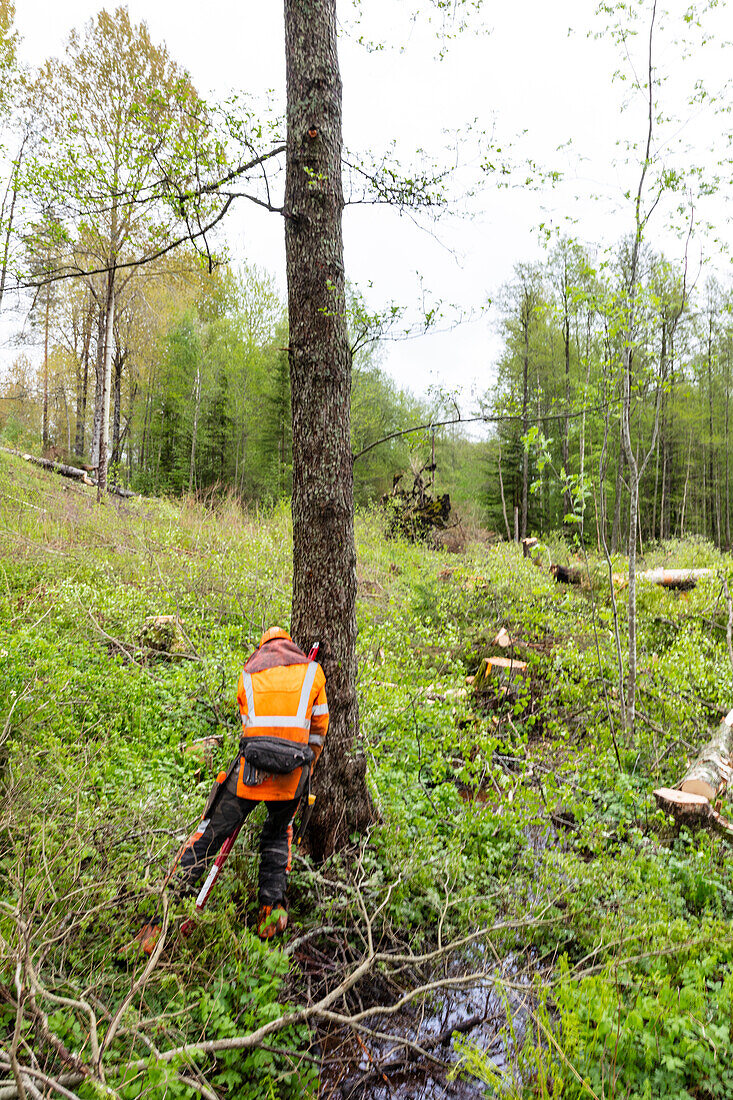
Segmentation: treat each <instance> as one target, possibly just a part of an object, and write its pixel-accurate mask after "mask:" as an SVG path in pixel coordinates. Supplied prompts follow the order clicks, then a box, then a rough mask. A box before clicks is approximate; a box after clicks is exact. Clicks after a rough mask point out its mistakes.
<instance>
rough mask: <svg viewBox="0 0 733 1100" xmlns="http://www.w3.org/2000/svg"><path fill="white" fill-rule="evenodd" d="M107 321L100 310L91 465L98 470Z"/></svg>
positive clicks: (95, 365)
mask: <svg viewBox="0 0 733 1100" xmlns="http://www.w3.org/2000/svg"><path fill="white" fill-rule="evenodd" d="M106 319H107V310H106V308H102V307H101V306H100V308H99V315H98V317H97V356H96V362H95V364H94V369H95V372H96V383H95V387H94V422H93V425H92V452H91V463H92V466H93V467H94V469H95V470H96V469H97V468H98V466H99V448H100V443H101V439H102V400H103V392H102V391H103V388H104V333H105V322H106Z"/></svg>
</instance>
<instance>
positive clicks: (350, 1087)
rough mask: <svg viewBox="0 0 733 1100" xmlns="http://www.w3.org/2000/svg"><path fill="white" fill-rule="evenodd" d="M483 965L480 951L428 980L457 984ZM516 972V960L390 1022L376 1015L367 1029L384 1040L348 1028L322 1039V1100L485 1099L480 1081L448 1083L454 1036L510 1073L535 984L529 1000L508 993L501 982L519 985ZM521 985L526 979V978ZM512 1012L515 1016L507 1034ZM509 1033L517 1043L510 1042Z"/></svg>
mask: <svg viewBox="0 0 733 1100" xmlns="http://www.w3.org/2000/svg"><path fill="white" fill-rule="evenodd" d="M485 966H486V960H485V959H484V958H483V951H482V949H481V948H478V947H477V948H475V949H474V950H473V951H471V952H470V953H469V954H466V955H464V956H463V957H462V958H460V959H455V960H454V961H453V962H452V963H451V964H450V965H448V966H447V968H446V969H445V970H443V971H441V972H439V973H438V972H436V973H434V974H433V975H432V976H431V977H430V976H429V977H428V980H432V981H436V980H440V979H443V978H446V977H447V978H454V979H457V978H459V977H460V975H462V974H468V973H472V972H473V973H475V972H476V971H478V970H481V969H483V968H484V967H485ZM516 971H517V966H516V964H515V962H514V960H513V959H512V958H511V957H510V958H508V959H506V960H505V961H504V962H503V963H502V964H501V965H499V964H497V965H496V967H495V968H494V970H493V976H492V974H487V977H486V978H485V979H481V980H478V981H474V982H473V983H472V984H471V985H470V986H467V987H466V988H448V989H443V990H438V991H436V992H434V993H432V994H431V996H430V999H429V1000H426V1001H423V1002H422V1003H421V1004H417V1003H416V1004H414V1005H411V1006H408V1007H406V1008H405V1009H404V1010H401V1011H400V1012H399V1013H396V1014H394V1015H392V1016H386V1017H385V1016H383V1015H380V1014H377V1013H375V1014H374V1015H373V1016H370V1017H368V1018H367V1019H366V1020H365V1021H364V1023H365V1025H366V1027H367V1028H369V1029H371V1030H372V1031H377V1032H379V1033H380V1036H379V1037H375V1036H374V1035H368V1034H366V1033H364V1034H362V1035H357V1034H355V1033H354V1032H349V1033H348V1034H345V1033H344V1031H343V1030H338V1031H332V1032H328V1033H326V1032H324V1033H322V1034H321V1036H320V1041H321V1050H322V1055H323V1071H322V1074H321V1097H322V1098H323V1100H326V1098H328V1100H395V1098H398V1100H479V1098H483V1097H484V1096H485V1091H486V1086H485V1085H484V1084H482V1083H481V1082H480V1081H478V1080H476V1079H475V1078H467V1079H460V1078H459V1079H457V1080H450V1071H451V1068H452V1067H454V1066H455V1064H456V1062H457V1060H458V1054H457V1051H456V1044H455V1036H456V1035H459V1036H461V1037H462V1038H464V1039H468V1040H469V1041H470V1042H471V1043H473V1044H475V1045H476V1046H477V1047H479V1048H480V1049H481V1050H482V1051H484V1052H485V1053H486V1055H487V1056H488V1057H489V1058H490V1060H491V1062H492V1063H493V1065H494V1066H495V1067H496V1068H497V1069H499V1070H502V1069H504V1068H505V1067H506V1065H507V1060H508V1059H509V1058H510V1057H511V1050H510V1047H511V1046H512V1045H513V1044H514V1043H517V1044H521V1042H522V1040H523V1037H524V1031H525V1026H526V1020H527V1017H528V998H529V986H528V991H527V994H524V993H522V992H519V991H508V992H507V993H506V995H505V994H504V993H503V992H502V991H501V984H500V981H499V982H498V981H497V979H500V978H501V977H502V976H505V977H509V976H510V975H511V976H512V979H513V981H514V982H516V981H517V978H518V975H517V973H516ZM423 980H425V979H424V977H423ZM519 981H520V982H522V981H523V979H522V977H519ZM416 984H419V983H416ZM507 1012H508V1013H509V1014H510V1016H511V1026H510V1027H509V1028H507ZM507 1034H510V1036H511V1038H509V1039H507ZM402 1040H407V1041H408V1043H410V1044H413V1045H412V1046H409V1045H406V1044H405V1043H404V1042H403V1041H402ZM416 1048H419V1049H416Z"/></svg>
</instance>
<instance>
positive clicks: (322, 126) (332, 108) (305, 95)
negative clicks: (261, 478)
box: [285, 0, 374, 858]
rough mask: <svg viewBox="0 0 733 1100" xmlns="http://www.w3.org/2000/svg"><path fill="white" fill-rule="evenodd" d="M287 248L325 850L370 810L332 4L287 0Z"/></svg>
mask: <svg viewBox="0 0 733 1100" xmlns="http://www.w3.org/2000/svg"><path fill="white" fill-rule="evenodd" d="M285 50H286V72H287V163H286V177H285V251H286V265H287V281H288V314H289V322H290V339H289V359H290V380H291V393H292V417H293V498H292V510H293V609H292V633H293V637H294V639H295V641H296V642H297V643H298V644H299V645H300V646H302V647H303V648H304V649H306V650H307V649H308V648H309V647H310V646H311V645H312V643H313V642H314V641H320V642H321V647H322V648H321V657H320V660H321V662H322V664H323V668H324V671H325V673H326V677H327V681H326V690H327V692H328V699H329V710H330V715H331V720H330V727H329V733H328V738H327V740H326V746H325V751H324V754H323V759H322V761H321V763H320V765H319V768H318V770H317V771H316V790H317V801H316V809H315V815H314V819H313V825H312V829H311V835H310V844H311V850H312V852H313V854H314V856H315V857H316V858H322V857H324V856H326V855H328V854H329V853H331V852H332V851H334V849H335V848H337V847H339V846H342V845H343V844H345V843H346V842H347V841H348V839H349V835H350V833H352V832H355V831H363V829H364V828H365V827H366V826H367V825H368V824H369V823H370V822H371V821H372V820H373V818H374V811H373V807H372V803H371V799H370V797H369V791H368V787H367V784H366V759H365V758H364V756H363V755H362V754H361V753H358V752H356V751H355V748H354V746H355V740H356V738H357V736H358V723H359V712H358V704H357V696H356V548H355V542H354V497H353V468H352V456H351V431H350V393H351V354H350V350H349V341H348V336H347V332H346V322H345V317H344V310H345V301H344V263H343V241H342V236H341V214H342V210H343V192H342V185H341V78H340V75H339V69H338V59H337V53H336V3H335V0H321V2H320V3H318V4H313V3H312V2H310V0H285Z"/></svg>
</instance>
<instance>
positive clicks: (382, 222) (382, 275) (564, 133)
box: [17, 0, 733, 409]
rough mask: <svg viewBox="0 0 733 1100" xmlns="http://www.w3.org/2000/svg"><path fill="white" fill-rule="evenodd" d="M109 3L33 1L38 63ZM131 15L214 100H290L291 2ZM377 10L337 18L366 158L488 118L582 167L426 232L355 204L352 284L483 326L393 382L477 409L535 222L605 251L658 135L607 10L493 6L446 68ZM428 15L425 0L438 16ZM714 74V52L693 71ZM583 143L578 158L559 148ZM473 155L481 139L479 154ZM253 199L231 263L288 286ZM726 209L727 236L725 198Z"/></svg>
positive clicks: (720, 25)
mask: <svg viewBox="0 0 733 1100" xmlns="http://www.w3.org/2000/svg"><path fill="white" fill-rule="evenodd" d="M101 6H103V5H101V4H100V3H99V2H95V0H63V3H58V4H49V3H48V0H17V24H18V28H19V30H20V32H21V34H22V36H23V44H22V49H21V55H22V57H23V59H24V60H25V61H27V62H28V63H31V64H35V63H39V62H41V61H43V60H44V59H45V58H46V57H48V56H49V55H58V54H60V53H61V52H62V50H63V45H64V41H65V38H66V35H67V34H68V31H69V29H70V28H71V27H72V26H79V25H81V24H82V23H83V22H84V21H85V20H87V19H88V18H90V17H91V16H92V15H94V14H95V13H96V11H98V10H99V8H100V7H101ZM107 6H108V7H111V6H112V5H107ZM409 6H410V7H412V5H409ZM128 7H129V10H130V13H131V15H132V17H133V18H134V19H136V20H141V19H145V20H146V22H147V23H148V26H149V28H150V30H151V33H152V36H153V38H154V40H156V41H165V43H166V44H167V46H168V48H169V51H170V53H171V55H172V56H173V58H174V59H175V60H176V61H178V62H179V63H181V64H183V65H185V66H186V67H187V68H188V69H189V71H190V72H191V74H192V76H193V78H194V81H195V83H196V84H197V86H198V88H199V90H200V91H201V92H202V93H204V94H206V93H208V92H213V93H214V94H215V95H219V96H221V95H224V94H226V92H227V91H228V90H230V89H232V88H236V89H243V90H245V91H248V92H254V93H262V94H265V93H267V92H268V90H269V89H271V90H272V95H271V99H273V100H274V101H275V102H278V101H280V102H282V101H283V98H284V56H283V30H282V10H281V5H280V3H277V2H275V3H262V0H259V2H255V0H237V2H236V3H235V2H234V0H208V3H201V0H195V2H194V0H130V2H129V3H128ZM364 7H365V8H368V9H369V13H370V14H369V23H368V25H363V26H361V27H360V28H359V29H358V30H356V31H355V30H354V29H353V28H352V27H351V25H350V21H351V19H352V12H353V9H352V7H351V5H350V4H349V3H347V2H346V0H344V2H342V3H341V5H340V9H339V10H340V18H341V20H342V30H343V34H342V38H341V43H340V62H341V72H342V78H343V84H344V126H345V141H346V144H347V146H348V147H349V148H350V149H353V150H358V149H359V148H363V147H371V148H374V149H380V148H383V147H384V146H386V144H387V143H388V142H389V141H391V140H392V139H393V138H394V139H396V141H397V143H398V148H399V149H400V151H401V156H402V158H403V161H404V162H405V163H409V155H410V152H411V151H412V150H414V149H415V148H416V147H421V148H423V149H426V150H430V151H432V150H435V152H436V156H440V153H441V149H443V148H444V145H445V140H446V139H445V137H444V133H443V132H444V130H446V129H452V130H454V129H456V128H461V127H464V126H468V125H469V124H470V123H472V122H473V121H474V120H477V121H476V125H477V127H478V128H479V129H484V130H487V131H489V132H492V131H493V132H494V133H495V135H496V138H497V140H498V141H500V142H501V143H502V144H504V143H505V142H506V141H508V140H511V139H512V138H514V137H515V136H516V135H520V134H521V133H522V132H524V131H526V134H525V136H524V137H523V138H522V139H521V141H520V145H519V147H517V153H516V155H519V151H520V149H521V151H522V152H523V153H526V154H529V155H531V156H532V157H533V158H534V159H535V160H536V161H538V162H539V163H541V164H543V165H544V166H546V167H555V166H557V167H559V168H562V169H563V170H564V171H565V172H566V173H567V174H568V178H567V182H566V184H565V185H564V186H563V187H561V188H559V189H557V190H555V191H553V192H550V191H546V192H536V191H534V190H529V189H526V190H525V189H522V188H521V187H516V188H513V189H509V190H506V189H503V190H502V189H498V188H497V187H496V183H495V181H494V180H493V179H492V178H490V177H488V178H486V182H485V186H484V188H483V190H482V193H481V195H480V197H479V198H478V199H477V200H476V202H475V203H474V204H473V206H474V210H475V214H474V217H473V218H472V219H466V218H463V217H460V216H459V214H460V213H461V211H462V204H461V203H460V202H459V201H458V199H457V201H456V213H455V215H453V216H449V217H447V218H446V219H444V220H443V221H441V222H440V223H438V224H435V223H431V222H427V221H425V222H423V223H422V225H421V226H418V225H415V223H414V222H413V221H412V220H411V219H410V218H408V217H406V216H404V215H403V216H400V215H399V214H397V213H396V212H395V211H393V210H388V209H384V208H374V207H368V206H352V207H350V208H348V209H347V211H346V215H345V223H344V235H345V245H346V267H347V275H348V277H349V278H350V279H351V280H352V281H353V282H355V283H356V284H357V285H358V286H359V287H361V288H362V290H363V291H364V292H365V293H366V295H367V299H368V301H369V303H370V305H372V306H373V307H374V308H378V307H379V306H380V305H381V304H383V303H386V302H388V301H397V302H400V303H403V304H405V305H407V306H412V305H417V304H418V303H419V301H420V296H421V293H422V292H423V291H424V292H425V294H426V295H427V296H428V297H429V298H430V300H433V299H436V298H438V299H442V300H444V301H447V302H452V303H456V304H458V305H460V307H461V308H462V309H463V311H464V312H465V313H470V312H473V314H474V315H475V317H476V319H475V320H473V321H472V322H470V323H468V324H464V325H461V326H460V327H458V328H452V329H450V330H448V331H444V332H442V333H437V334H432V335H430V336H428V337H422V338H420V339H416V340H411V341H407V342H399V343H395V344H391V345H389V346H388V347H387V349H386V356H385V360H384V365H385V367H386V368H387V369H388V370H389V371H390V372H391V373H392V374H393V375H394V377H395V378H396V379H397V380H398V381H399V382H400V383H401V384H403V385H407V386H409V387H410V388H411V389H413V390H415V391H418V392H419V391H422V390H424V389H425V388H426V387H427V386H429V385H431V384H437V385H441V386H445V387H448V388H450V389H459V390H460V392H461V395H462V403H463V405H464V408H465V409H468V408H469V407H470V404H471V393H472V392H479V393H480V392H483V391H484V390H485V389H486V387H487V386H488V385H489V384H490V383H491V381H492V378H493V368H494V364H495V361H496V356H497V354H498V349H499V341H498V338H497V335H496V322H497V312H496V309H495V308H494V309H493V310H492V309H489V310H488V311H485V310H482V307H483V306H484V304H485V303H486V301H487V298H490V297H495V295H496V292H497V290H498V289H499V287H500V286H501V284H502V283H504V282H505V281H506V280H507V279H509V278H510V277H511V273H512V268H513V266H514V264H515V263H516V262H518V261H521V260H527V259H533V258H536V257H537V256H538V255H540V254H541V253H540V246H539V244H538V235H537V232H536V227H537V225H538V224H539V223H540V222H542V221H544V222H549V223H551V224H553V225H556V226H559V227H563V228H564V227H566V226H567V229H568V231H574V232H575V233H577V235H578V236H579V237H580V238H581V239H584V240H586V241H604V240H605V241H606V242H609V241H611V240H613V239H615V238H616V237H617V236H618V235H619V234H620V233H622V232H624V231H626V230H627V229H628V228H630V225H631V216H632V215H631V211H630V210H629V209H628V203H626V204H624V200H623V192H624V189H625V187H626V186H628V184H629V183H630V179H625V178H624V176H623V173H622V172H621V171H619V170H617V169H614V167H613V166H612V162H613V159H614V157H619V156H621V148H620V146H619V144H618V143H619V142H621V143H623V142H624V141H625V140H627V139H631V140H638V139H639V138H640V137H641V136H642V133H643V129H642V128H643V118H642V117H641V116H640V114H639V113H638V111H635V110H634V109H633V107H632V108H629V109H626V110H622V108H621V102H622V94H623V90H622V88H621V87H620V86H619V85H618V84H614V83H613V82H612V79H611V77H612V73H613V71H614V69H615V68H617V67H618V66H619V64H621V61H622V59H620V58H619V56H618V54H617V53H616V51H615V49H614V47H613V45H612V43H611V41H610V39H609V38H608V37H607V36H606V37H604V38H602V39H600V40H598V39H595V38H589V37H588V31H589V30H592V29H596V30H598V29H600V24H599V22H598V21H597V19H596V18H595V17H594V9H595V2H594V0H556V2H555V3H547V0H514V2H513V3H502V4H496V3H495V4H492V5H485V6H484V12H483V14H482V18H483V19H484V21H485V24H486V27H485V32H484V33H481V32H479V33H469V34H466V35H463V36H462V38H461V39H460V40H459V41H457V42H455V43H454V44H453V45H452V46H451V48H450V50H449V52H448V55H447V57H446V58H445V59H444V60H442V61H441V60H438V59H437V56H436V55H437V48H436V44H435V39H434V38H433V37H432V35H431V32H430V30H429V29H427V28H426V27H425V25H424V22H421V23H416V24H412V23H411V22H410V21H409V19H408V18H407V15H408V5H407V4H406V3H405V2H404V0H366V2H365V4H364ZM429 7H430V5H429V0H424V3H423V11H427V10H429ZM670 7H671V8H672V10H673V12H674V13H676V14H681V13H682V12H683V11H685V10H686V9H687V7H688V4H687V2H686V0H684V2H681V0H671V2H670ZM714 19H715V23H714V24H713V23H709V24H708V25H709V26H710V29H711V31H712V33H713V35H714V42H713V44H712V45H711V47H710V49H713V48H714V49H715V50H716V53H715V58H714V59H713V61H712V63H711V61H710V60H706V61H705V68H704V72H705V73H706V74H708V75H712V78H713V81H715V79H716V73H717V72H719V73H720V77H719V79H718V85H720V84H721V83H722V80H723V79H724V76H725V75H727V73H728V72H729V71H730V70H731V68H732V66H731V60H733V56H732V54H731V51H730V50H729V49H728V47H727V46H726V45H725V42H724V39H725V37H726V36H727V35H728V34H729V33H730V32H733V16H731V15H730V13H729V12H728V11H727V10H726V8H725V5H723V6H722V10H720V11H718V12H717V13H716V14H715V16H714ZM364 32H366V33H367V34H368V35H370V36H371V37H372V38H373V39H384V40H387V41H388V42H389V43H394V42H395V41H397V42H398V44H399V45H401V46H404V47H405V49H404V50H401V49H399V48H394V46H390V47H389V48H387V49H384V50H382V51H379V52H371V53H370V52H368V51H366V50H365V49H364V48H363V47H362V46H360V45H358V43H357V41H356V35H357V34H360V33H364ZM664 49H665V53H663V54H662V55H660V65H661V66H663V67H666V70H667V71H668V75H669V76H670V77H671V78H672V79H671V88H672V90H671V91H670V97H671V98H673V97H674V94H675V93H674V84H675V80H676V79H677V75H678V73H680V72H681V70H680V69H679V68H678V62H677V60H676V54H675V53H674V50H673V48H672V47H671V46H669V45H667V46H665V47H664ZM701 63H702V62H701V58H699V57H698V58H695V59H693V61H692V62H691V63H690V64H691V65H692V66H695V65H698V64H701ZM670 70H673V71H670ZM690 71H692V70H690ZM685 117H686V118H687V114H686V115H685ZM713 125H715V124H713ZM706 126H709V124H707V123H704V122H703V121H702V116H696V117H694V118H692V120H691V121H687V128H686V132H685V135H684V136H686V137H689V136H691V135H692V136H695V137H699V136H700V135H701V134H703V133H705V132H706V131H705V127H706ZM707 132H713V131H710V130H708V131H707ZM569 138H572V141H573V150H574V152H573V154H571V156H568V154H566V153H558V152H556V150H557V147H558V146H559V145H561V144H562V143H564V142H566V141H567V140H568V139H569ZM470 149H471V143H470V142H469V143H467V145H466V146H465V147H464V156H468V155H469V152H470ZM240 202H242V203H243V205H242V206H241V207H240V208H239V210H237V211H236V213H234V214H233V215H232V216H231V217H230V219H229V221H228V225H227V238H228V241H229V243H230V249H231V253H232V256H233V258H234V259H241V260H246V261H248V262H251V263H256V264H258V265H261V266H263V267H265V268H267V269H269V270H270V271H271V272H273V273H274V274H275V275H276V277H277V278H278V281H279V282H280V285H281V286H282V287H283V290H284V246H283V234H282V225H281V222H280V219H279V217H278V216H277V215H272V214H267V213H264V212H262V211H259V210H257V209H256V208H255V207H251V206H249V204H247V206H245V205H244V200H240ZM716 209H717V214H716V218H717V220H718V222H719V229H720V231H721V233H722V234H723V235H724V236H725V237H726V238H727V236H728V219H727V211H726V207H725V205H724V203H723V202H722V200H721V201H720V202H719V203H718V204H717V207H716ZM619 210H621V213H619ZM567 218H572V219H575V222H576V224H574V225H572V224H570V223H568V222H566V219H567ZM665 247H666V245H665Z"/></svg>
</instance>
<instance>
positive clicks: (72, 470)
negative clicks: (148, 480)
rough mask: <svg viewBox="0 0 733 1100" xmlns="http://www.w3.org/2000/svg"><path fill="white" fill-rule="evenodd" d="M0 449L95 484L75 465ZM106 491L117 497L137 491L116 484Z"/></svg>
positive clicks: (133, 494)
mask: <svg viewBox="0 0 733 1100" xmlns="http://www.w3.org/2000/svg"><path fill="white" fill-rule="evenodd" d="M0 450H2V451H5V453H6V454H9V455H16V456H17V457H18V458H22V459H24V460H25V461H26V462H32V463H33V464H34V466H41V467H42V468H43V469H44V470H51V471H52V472H53V473H55V474H61V476H62V477H70V478H73V479H74V480H75V481H81V482H83V483H84V485H96V484H97V483H96V481H93V480H92V478H90V477H89V474H88V473H87V471H86V470H80V469H78V467H76V466H67V465H65V463H63V462H53V461H52V460H51V459H50V458H36V456H35V455H29V454H24V453H23V452H22V451H14V450H13V449H12V448H11V447H0ZM107 492H108V493H114V494H115V495H116V496H118V497H134V496H137V493H133V492H132V490H131V489H121V488H119V487H118V486H116V485H108V486H107Z"/></svg>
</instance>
